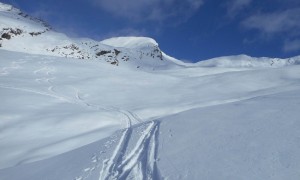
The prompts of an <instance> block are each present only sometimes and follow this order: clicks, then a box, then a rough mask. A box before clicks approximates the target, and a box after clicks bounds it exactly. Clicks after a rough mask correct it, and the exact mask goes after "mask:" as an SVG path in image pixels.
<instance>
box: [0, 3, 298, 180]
mask: <svg viewBox="0 0 300 180" xmlns="http://www.w3.org/2000/svg"><path fill="white" fill-rule="evenodd" d="M19 13H21V11H19V10H17V9H15V8H13V7H12V6H8V5H5V4H2V3H1V4H0V22H1V27H0V28H4V29H2V31H1V33H2V34H3V33H11V35H12V38H11V39H2V41H1V43H2V47H0V98H1V102H2V106H1V108H0V179H1V180H23V179H30V180H40V179H48V180H60V179H61V180H65V179H73V180H74V179H76V180H102V179H195V180H197V179H209V180H214V179H238V180H240V179H243V180H252V179H262V180H266V179H270V180H271V179H272V180H275V179H276V180H277V179H278V180H281V179H289V180H298V179H300V171H299V169H300V118H299V117H300V111H299V105H300V95H299V92H300V66H299V64H300V63H299V56H298V57H293V58H288V59H278V58H253V57H249V56H245V55H240V56H229V57H219V58H214V59H211V60H206V61H202V62H199V63H195V64H191V63H184V62H181V61H179V60H177V59H175V58H172V57H170V56H168V55H166V54H164V53H163V52H162V51H161V50H160V49H159V47H158V44H157V43H156V42H155V41H154V40H153V39H151V38H145V37H127V38H126V37H120V38H112V39H108V40H104V41H102V42H96V41H93V40H89V39H72V38H69V37H67V36H66V35H64V34H60V33H57V32H55V31H52V30H51V29H50V28H49V27H48V26H45V24H44V23H43V22H42V21H40V20H36V19H34V18H31V17H28V16H20V15H19ZM18 18H19V19H18ZM12 19H15V20H16V21H13V20H12ZM2 22H5V23H6V24H5V26H3V27H2V25H3V24H4V23H2ZM10 22H11V23H10ZM35 27H38V28H40V29H35ZM7 28H12V29H13V30H15V28H20V29H22V34H20V35H19V34H16V35H15V34H14V33H13V32H12V31H11V30H10V29H7ZM5 29H7V30H5ZM32 30H38V31H34V32H40V30H43V31H44V30H46V31H45V32H43V33H41V34H38V35H33V36H32V35H30V34H28V33H30V32H32ZM28 44H30V46H28ZM66 46H67V47H66ZM24 47H26V48H27V49H23V48H24ZM53 48H54V50H53ZM78 48H79V49H78ZM47 49H48V50H47ZM49 49H50V50H49ZM52 50H53V51H52ZM78 51H81V52H80V53H78ZM108 51H110V52H108ZM119 51H120V52H119ZM24 52H26V53H24ZM82 52H84V53H82ZM98 52H101V53H100V54H101V55H99V56H97V55H96V56H95V53H98ZM118 52H119V53H118ZM72 53H73V54H72ZM76 53H77V54H76ZM82 57H84V59H83V58H82ZM88 57H90V58H88ZM122 57H125V58H126V60H124V59H123V60H122ZM87 59H89V60H87ZM116 60H117V61H116ZM113 62H118V64H117V63H113Z"/></svg>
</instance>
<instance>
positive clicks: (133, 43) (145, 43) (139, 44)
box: [101, 36, 158, 48]
mask: <svg viewBox="0 0 300 180" xmlns="http://www.w3.org/2000/svg"><path fill="white" fill-rule="evenodd" d="M101 43H103V44H106V45H109V46H115V47H124V48H145V47H153V46H158V43H157V42H156V41H155V40H154V39H152V38H149V37H134V36H128V37H113V38H109V39H105V40H103V41H101Z"/></svg>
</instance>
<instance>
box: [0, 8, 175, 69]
mask: <svg viewBox="0 0 300 180" xmlns="http://www.w3.org/2000/svg"><path fill="white" fill-rule="evenodd" d="M0 16H1V19H0V36H1V39H0V46H1V49H5V50H13V51H17V52H26V53H31V54H40V55H51V56H60V57H69V58H78V59H94V60H101V61H106V62H108V63H110V64H113V65H116V66H118V65H121V64H122V65H129V66H131V67H135V68H148V69H149V68H150V67H151V68H154V67H164V66H172V65H173V66H174V65H175V64H174V63H173V62H172V61H171V60H170V59H169V58H168V56H164V55H163V53H162V52H161V50H160V49H159V47H158V44H157V42H156V41H155V40H153V39H150V38H146V37H123V38H112V39H108V40H105V41H102V42H97V41H94V40H91V39H87V38H77V39H76V38H69V37H67V36H66V35H64V34H62V33H58V32H55V31H53V30H52V28H51V27H50V26H49V25H47V24H46V23H45V22H44V21H42V20H39V19H36V18H33V17H31V16H29V15H27V14H25V13H23V12H21V11H20V10H19V9H16V8H14V7H12V6H10V5H6V4H3V3H1V4H0ZM29 44H30V45H29ZM116 44H117V45H116Z"/></svg>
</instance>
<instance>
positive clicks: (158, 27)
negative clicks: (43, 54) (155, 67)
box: [1, 0, 300, 61]
mask: <svg viewBox="0 0 300 180" xmlns="http://www.w3.org/2000/svg"><path fill="white" fill-rule="evenodd" d="M1 1H2V2H4V3H9V4H12V5H14V6H16V7H18V8H20V9H21V10H23V11H25V12H26V13H28V14H31V15H33V16H36V17H39V18H42V19H44V20H45V21H47V22H48V23H49V24H50V25H51V26H52V27H53V28H54V29H55V30H57V31H60V32H64V33H66V34H68V35H69V36H75V37H90V38H93V39H95V40H102V39H105V38H109V37H114V36H129V35H133V36H149V37H152V38H154V39H155V40H156V41H157V42H158V43H159V45H160V47H161V49H162V50H163V51H164V52H166V53H167V54H169V55H171V56H174V57H176V58H178V59H185V60H190V61H199V60H204V59H209V58H213V57H218V56H225V55H237V54H247V55H250V56H256V57H257V56H267V57H291V56H295V55H299V54H300V0H227V1H226V0H1Z"/></svg>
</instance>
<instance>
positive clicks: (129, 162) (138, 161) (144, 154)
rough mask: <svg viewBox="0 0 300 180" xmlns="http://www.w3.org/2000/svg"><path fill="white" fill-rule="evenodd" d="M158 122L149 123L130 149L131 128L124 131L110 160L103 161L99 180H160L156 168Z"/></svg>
mask: <svg viewBox="0 0 300 180" xmlns="http://www.w3.org/2000/svg"><path fill="white" fill-rule="evenodd" d="M159 126H160V122H159V121H151V122H150V123H148V124H147V128H146V129H145V131H144V132H143V133H142V135H141V137H140V138H139V139H138V140H137V142H136V143H135V144H134V147H133V148H132V149H130V147H129V142H130V140H131V135H132V131H133V130H132V127H129V128H127V129H125V130H124V131H123V133H122V136H121V138H120V140H119V143H118V145H117V146H116V148H115V150H114V152H113V154H112V156H111V157H110V159H107V160H104V161H103V166H102V169H101V171H100V178H99V180H111V179H118V180H119V179H120V180H122V179H161V177H160V173H159V170H158V167H157V159H158V157H157V156H158V137H159Z"/></svg>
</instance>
